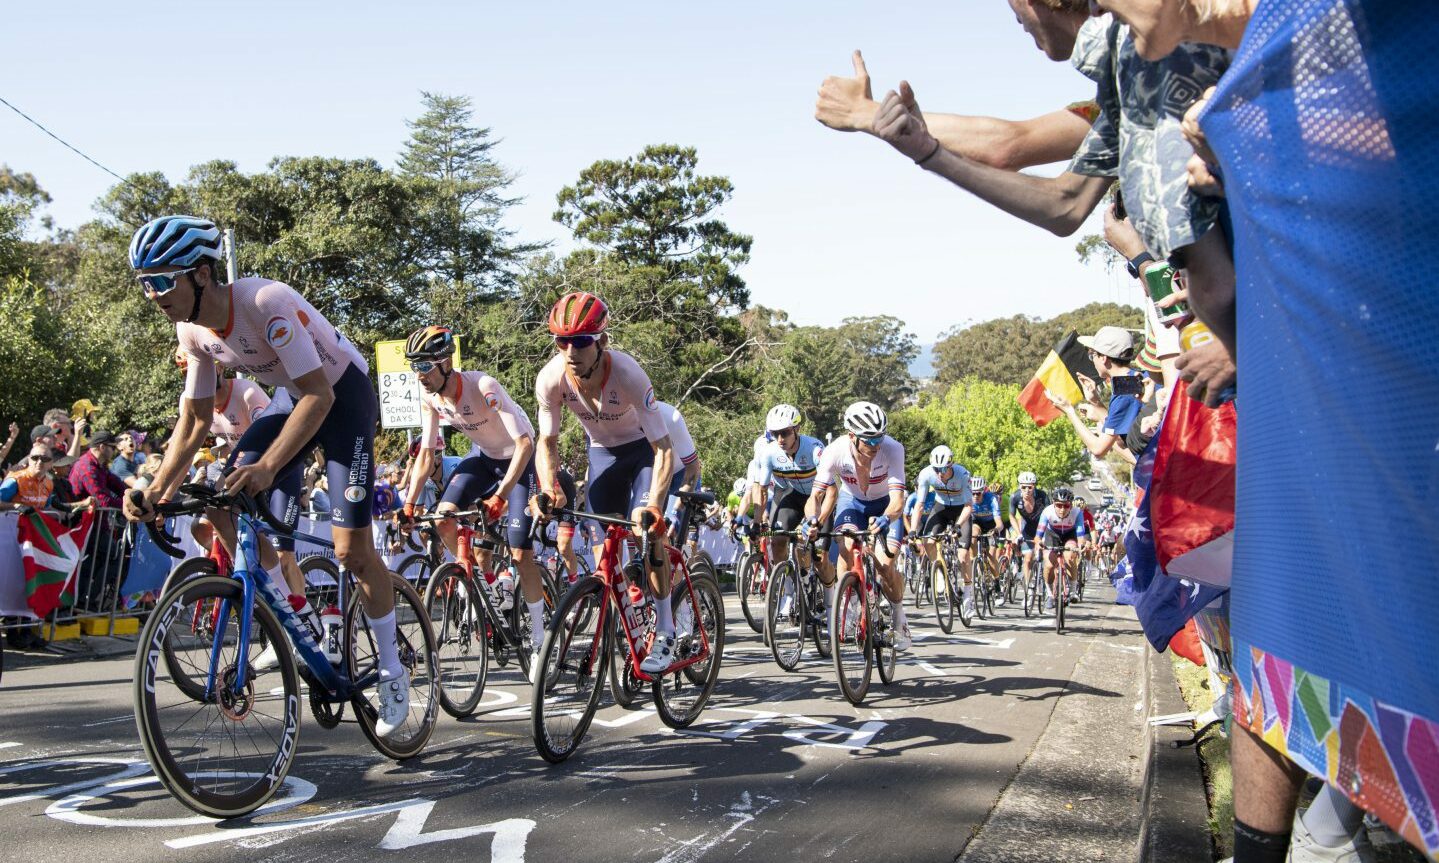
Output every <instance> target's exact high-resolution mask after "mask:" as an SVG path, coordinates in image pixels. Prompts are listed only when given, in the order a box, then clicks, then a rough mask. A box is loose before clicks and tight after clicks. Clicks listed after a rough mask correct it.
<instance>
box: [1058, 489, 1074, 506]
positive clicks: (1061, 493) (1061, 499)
mask: <svg viewBox="0 0 1439 863" xmlns="http://www.w3.org/2000/svg"><path fill="white" fill-rule="evenodd" d="M1054 502H1055V503H1074V492H1073V491H1071V490H1070V489H1067V488H1065V487H1063V486H1060V487H1059V488H1057V489H1055V490H1054Z"/></svg>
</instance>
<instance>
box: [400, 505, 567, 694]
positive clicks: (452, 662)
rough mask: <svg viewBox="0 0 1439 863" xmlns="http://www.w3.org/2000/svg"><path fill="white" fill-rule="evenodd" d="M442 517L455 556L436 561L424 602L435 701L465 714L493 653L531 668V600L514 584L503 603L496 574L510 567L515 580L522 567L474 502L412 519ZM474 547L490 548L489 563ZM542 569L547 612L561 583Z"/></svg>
mask: <svg viewBox="0 0 1439 863" xmlns="http://www.w3.org/2000/svg"><path fill="white" fill-rule="evenodd" d="M446 519H450V520H453V521H454V522H455V528H456V536H457V542H456V546H457V548H458V551H459V554H458V559H457V560H456V561H454V562H452V563H445V564H441V565H440V567H439V568H438V569H436V570H435V572H434V574H433V575H432V576H430V580H429V584H427V585H426V586H425V597H424V604H425V614H426V616H427V617H428V618H429V621H430V627H431V628H432V629H433V630H434V632H435V644H436V646H437V649H438V651H439V660H440V668H439V678H438V679H439V683H440V707H442V708H443V709H444V711H445V712H446V713H448V714H450V715H451V716H453V717H455V718H456V719H462V718H464V717H466V716H470V715H471V714H473V713H474V712H475V709H476V708H477V707H478V706H479V703H480V699H481V698H482V697H483V696H484V694H485V682H486V680H487V679H488V678H489V660H490V657H491V656H492V655H493V657H494V659H495V664H496V665H498V666H500V667H501V668H504V667H505V666H507V665H508V664H509V661H510V657H511V656H514V657H515V659H516V660H517V661H518V663H519V668H520V673H521V674H524V675H528V674H529V673H530V654H531V653H532V652H533V651H534V649H535V647H534V644H533V643H532V642H533V639H532V636H531V626H530V610H529V606H528V605H527V604H526V603H525V601H524V599H523V598H522V597H521V596H520V595H519V594H518V592H517V593H516V595H515V596H514V598H513V602H512V603H511V605H510V607H509V608H508V609H505V610H501V609H500V606H501V604H502V603H501V600H500V597H499V596H498V594H497V591H496V589H495V587H494V584H495V581H496V575H497V574H498V573H501V572H506V571H508V572H509V573H510V576H511V577H512V578H513V579H514V582H515V584H516V586H518V584H519V580H520V574H519V570H518V569H517V568H516V567H515V565H514V562H513V561H512V560H511V559H510V556H509V554H508V546H506V545H505V544H504V540H503V538H501V537H500V536H499V534H498V533H497V532H496V529H495V525H494V523H493V522H490V521H489V520H488V519H487V518H486V517H485V512H484V511H483V510H478V509H476V510H468V511H463V512H461V511H455V512H439V513H432V514H430V515H423V516H418V517H416V518H415V521H416V522H419V523H421V524H425V525H434V524H435V523H436V522H440V521H444V520H446ZM533 532H534V531H533V530H532V531H531V533H532V534H533ZM476 550H481V551H487V552H489V553H490V554H491V566H490V567H489V569H488V570H483V569H481V568H480V566H479V563H478V562H477V561H476V559H475V551H476ZM539 572H540V589H541V593H542V594H543V598H544V603H545V613H546V615H547V616H548V615H549V614H551V613H553V612H554V608H555V605H556V604H557V603H558V602H559V597H560V590H559V587H558V586H557V585H556V584H555V582H554V579H553V577H552V576H551V575H550V572H549V570H548V569H546V568H544V567H539Z"/></svg>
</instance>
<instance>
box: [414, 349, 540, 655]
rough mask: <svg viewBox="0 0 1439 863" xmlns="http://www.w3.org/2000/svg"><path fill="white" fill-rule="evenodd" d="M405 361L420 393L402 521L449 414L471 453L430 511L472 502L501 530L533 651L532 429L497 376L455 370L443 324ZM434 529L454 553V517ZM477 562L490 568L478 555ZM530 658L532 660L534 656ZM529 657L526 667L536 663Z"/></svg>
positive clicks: (504, 585) (505, 583)
mask: <svg viewBox="0 0 1439 863" xmlns="http://www.w3.org/2000/svg"><path fill="white" fill-rule="evenodd" d="M405 359H406V360H408V361H409V363H410V370H411V371H413V372H414V373H415V374H416V375H418V376H419V380H420V387H421V388H422V389H423V390H424V393H423V394H422V396H421V399H420V402H421V408H420V411H421V416H420V441H419V442H420V443H421V444H422V446H420V448H419V452H418V453H417V454H416V456H415V463H414V465H413V467H412V469H411V471H410V473H411V477H410V489H409V494H408V495H406V497H405V499H406V500H407V501H411V502H410V503H406V504H405V508H404V515H405V518H406V519H410V518H413V517H414V514H415V503H414V502H415V501H417V500H418V497H419V494H420V491H421V490H422V488H423V487H424V484H425V478H426V477H428V476H429V475H430V474H431V473H432V472H433V471H434V469H435V468H436V467H437V466H438V465H437V462H438V461H439V460H438V459H436V458H435V451H436V450H437V449H442V448H443V446H444V440H443V439H442V438H441V437H440V421H441V420H447V421H448V422H449V424H450V427H451V428H454V429H456V430H458V431H460V432H461V433H462V434H464V436H465V437H467V438H469V439H470V442H471V444H473V448H472V449H471V450H470V454H469V456H468V457H466V458H465V459H464V460H462V461H461V462H460V463H459V465H458V466H456V467H455V470H454V474H453V475H452V476H451V477H450V479H449V482H447V483H446V484H445V490H444V493H443V494H442V495H441V496H440V502H439V505H438V506H436V507H435V510H436V512H438V513H446V512H455V511H457V510H460V509H468V508H469V507H471V506H474V505H475V504H476V503H480V505H481V506H482V507H483V508H484V510H485V516H486V517H487V518H488V519H489V520H490V521H492V522H496V523H497V525H498V524H501V519H503V522H502V525H503V527H504V529H505V542H506V543H508V544H509V546H510V555H511V559H513V560H514V565H515V569H516V570H518V571H519V574H520V587H521V588H522V589H523V590H524V600H525V604H526V605H528V606H529V610H530V638H531V640H530V644H531V653H532V654H533V657H537V656H538V655H539V652H540V647H541V645H543V644H544V640H545V595H544V584H543V582H542V581H541V579H540V567H539V564H538V563H536V562H535V552H534V549H533V548H532V547H531V545H530V527H531V525H532V524H533V520H532V518H531V516H530V510H529V501H530V498H531V497H533V496H534V494H535V491H536V488H537V487H536V485H535V459H534V455H535V427H534V426H533V425H532V424H531V423H530V418H529V417H527V416H525V412H524V410H522V409H521V408H520V406H519V405H517V404H515V400H514V399H512V398H510V394H509V392H507V391H506V390H505V388H504V386H503V385H502V384H500V382H499V381H497V380H495V379H494V378H493V377H490V376H489V375H487V374H485V373H484V372H481V371H458V370H456V369H455V336H454V333H452V332H451V331H450V330H449V328H447V327H440V326H426V327H420V328H419V329H417V330H415V331H414V332H413V333H410V337H409V339H407V340H406V341H405ZM435 528H436V530H437V532H438V533H439V534H440V539H441V540H442V541H443V542H444V543H445V547H446V548H448V549H449V550H450V554H454V555H458V553H459V545H458V543H459V536H458V534H459V531H458V528H456V527H455V523H454V522H453V521H452V520H445V521H439V522H436V523H435ZM482 565H485V566H486V567H487V566H488V564H487V562H483V561H482ZM499 581H500V584H499V593H500V605H501V610H502V611H507V610H509V608H510V607H511V606H512V605H513V603H514V584H513V583H512V581H511V576H510V575H509V573H501V574H500V579H499ZM533 657H532V658H533ZM538 664H539V663H538V662H532V663H530V673H531V674H533V673H534V669H535V668H536V667H537V666H538Z"/></svg>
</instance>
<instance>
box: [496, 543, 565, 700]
mask: <svg viewBox="0 0 1439 863" xmlns="http://www.w3.org/2000/svg"><path fill="white" fill-rule="evenodd" d="M539 570H540V598H541V599H542V600H543V602H544V604H545V607H544V611H543V612H542V613H543V614H544V624H543V626H541V629H543V628H544V626H548V625H549V622H550V615H551V614H552V613H553V612H554V609H555V603H556V602H557V601H558V600H559V593H558V592H557V591H558V589H557V588H556V587H555V583H554V580H553V579H550V578H548V575H549V573H548V571H547V570H546V569H545V568H544V567H539ZM517 580H518V579H517ZM505 621H506V622H507V623H508V624H509V626H510V632H512V633H514V635H515V638H516V640H517V641H518V642H519V646H518V647H517V648H516V651H517V652H518V654H519V656H518V658H519V661H520V673H521V674H523V675H525V677H526V679H528V678H529V674H530V655H531V654H532V653H534V651H536V650H538V649H539V648H540V647H541V645H539V644H535V638H534V628H533V627H532V626H530V606H529V603H528V602H527V600H526V598H525V597H524V596H522V595H520V594H519V593H516V594H515V604H514V605H512V606H510V610H509V611H507V612H505ZM543 640H544V639H543V638H541V641H542V642H543Z"/></svg>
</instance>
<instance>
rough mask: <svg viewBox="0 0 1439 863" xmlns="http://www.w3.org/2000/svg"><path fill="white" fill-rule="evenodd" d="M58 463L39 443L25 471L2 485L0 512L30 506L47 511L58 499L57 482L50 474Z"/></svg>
mask: <svg viewBox="0 0 1439 863" xmlns="http://www.w3.org/2000/svg"><path fill="white" fill-rule="evenodd" d="M54 462H55V456H54V455H52V454H51V451H50V447H48V446H46V445H45V444H43V443H37V444H35V445H34V446H32V447H31V448H30V455H29V456H27V457H26V459H25V467H23V468H21V469H20V470H17V471H14V472H13V473H11V474H10V475H9V476H7V477H5V481H4V482H3V483H0V510H5V509H14V508H16V507H21V506H28V507H32V508H34V509H45V508H48V507H49V506H51V504H52V503H53V502H54V498H55V479H54V477H52V476H51V474H50V470H51V468H52V467H53V465H54Z"/></svg>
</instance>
